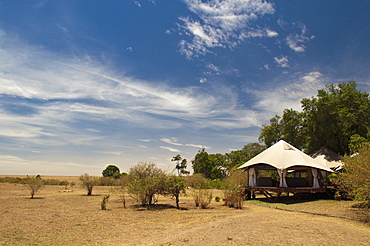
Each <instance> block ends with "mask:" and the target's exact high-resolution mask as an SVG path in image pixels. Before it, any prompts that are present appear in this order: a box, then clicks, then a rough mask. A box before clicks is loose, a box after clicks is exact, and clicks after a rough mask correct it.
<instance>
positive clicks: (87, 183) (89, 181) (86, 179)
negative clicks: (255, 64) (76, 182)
mask: <svg viewBox="0 0 370 246" xmlns="http://www.w3.org/2000/svg"><path fill="white" fill-rule="evenodd" d="M80 181H81V182H82V187H84V188H85V189H86V191H87V195H88V196H91V194H92V190H93V188H94V186H95V185H96V183H97V178H96V177H94V176H90V175H89V174H87V173H85V174H83V175H81V176H80Z"/></svg>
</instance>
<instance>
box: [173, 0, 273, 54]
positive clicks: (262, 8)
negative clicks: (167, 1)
mask: <svg viewBox="0 0 370 246" xmlns="http://www.w3.org/2000/svg"><path fill="white" fill-rule="evenodd" d="M184 2H185V3H186V4H187V6H188V8H189V10H190V11H192V12H193V13H194V14H196V16H197V18H198V19H192V18H190V17H180V18H179V19H180V20H181V21H182V23H183V24H181V25H180V28H181V30H182V31H183V32H184V33H183V34H185V35H187V36H188V37H190V38H191V39H190V40H185V39H183V40H181V42H180V43H179V45H180V51H181V53H182V54H184V55H185V56H187V57H188V58H191V57H193V56H198V55H205V54H206V53H209V52H212V51H211V49H212V48H214V47H235V46H236V45H238V43H240V42H242V41H243V40H245V39H248V38H254V37H276V36H277V35H278V33H277V32H276V31H274V30H271V29H269V28H267V27H265V28H260V27H253V26H252V25H251V23H252V22H254V21H256V20H257V19H258V18H259V17H262V16H264V15H268V14H273V13H274V12H275V9H274V7H273V5H272V4H271V3H268V2H266V1H263V0H250V1H245V0H212V1H207V2H204V1H201V0H184Z"/></svg>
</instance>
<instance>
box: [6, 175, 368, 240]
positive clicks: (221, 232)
mask: <svg viewBox="0 0 370 246" xmlns="http://www.w3.org/2000/svg"><path fill="white" fill-rule="evenodd" d="M43 178H53V179H59V180H65V179H66V180H68V181H70V182H74V183H75V184H76V186H75V187H73V188H68V189H71V190H72V192H59V191H62V190H64V188H65V187H63V186H45V187H44V188H43V189H42V190H40V192H39V193H37V194H36V196H35V198H34V199H29V197H30V196H29V192H28V190H27V188H26V187H25V186H24V185H21V184H6V183H2V184H0V207H1V211H0V245H287V244H289V245H312V244H317V245H368V244H369V242H370V227H369V224H368V223H366V222H364V221H366V220H368V219H369V213H368V211H365V210H361V209H358V208H356V207H355V206H356V202H353V201H334V200H311V201H294V200H292V199H287V198H283V199H281V200H280V201H279V202H269V201H264V200H263V199H258V200H254V201H245V202H244V208H243V209H242V210H236V209H232V208H228V207H225V206H223V205H222V202H215V201H214V200H213V201H212V203H211V204H210V208H209V209H199V208H196V207H195V206H194V202H193V200H192V196H191V190H188V196H186V197H181V199H180V201H181V204H180V205H181V207H182V208H183V209H182V210H178V209H175V208H174V206H175V201H174V200H172V199H170V198H168V197H158V204H157V205H156V206H154V207H153V208H151V209H147V208H142V207H140V206H137V204H135V203H134V202H133V201H131V200H130V199H129V201H128V203H127V205H128V206H127V208H126V209H125V208H123V204H122V202H121V200H120V198H119V196H118V195H117V194H115V193H113V192H112V190H111V188H110V187H94V190H93V195H92V196H86V192H85V190H83V189H82V188H81V187H80V184H79V181H78V177H44V176H43ZM107 194H109V195H110V196H111V198H110V200H109V202H108V204H107V210H101V208H100V203H101V201H102V198H103V197H104V195H107ZM214 196H220V197H222V192H221V191H217V190H215V191H214ZM361 221H362V222H361Z"/></svg>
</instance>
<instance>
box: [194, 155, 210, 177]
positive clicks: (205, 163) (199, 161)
mask: <svg viewBox="0 0 370 246" xmlns="http://www.w3.org/2000/svg"><path fill="white" fill-rule="evenodd" d="M191 162H192V164H193V170H194V173H201V174H203V175H204V176H205V177H206V178H211V169H212V164H211V163H210V162H209V160H208V153H207V152H206V151H205V149H204V148H202V149H200V150H198V153H197V154H196V155H195V157H194V159H193V160H192V161H191Z"/></svg>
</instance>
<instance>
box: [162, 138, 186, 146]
mask: <svg viewBox="0 0 370 246" xmlns="http://www.w3.org/2000/svg"><path fill="white" fill-rule="evenodd" d="M160 140H161V141H162V142H165V143H168V144H172V145H177V146H182V145H183V144H181V143H178V140H177V138H175V137H172V138H161V139H160Z"/></svg>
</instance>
